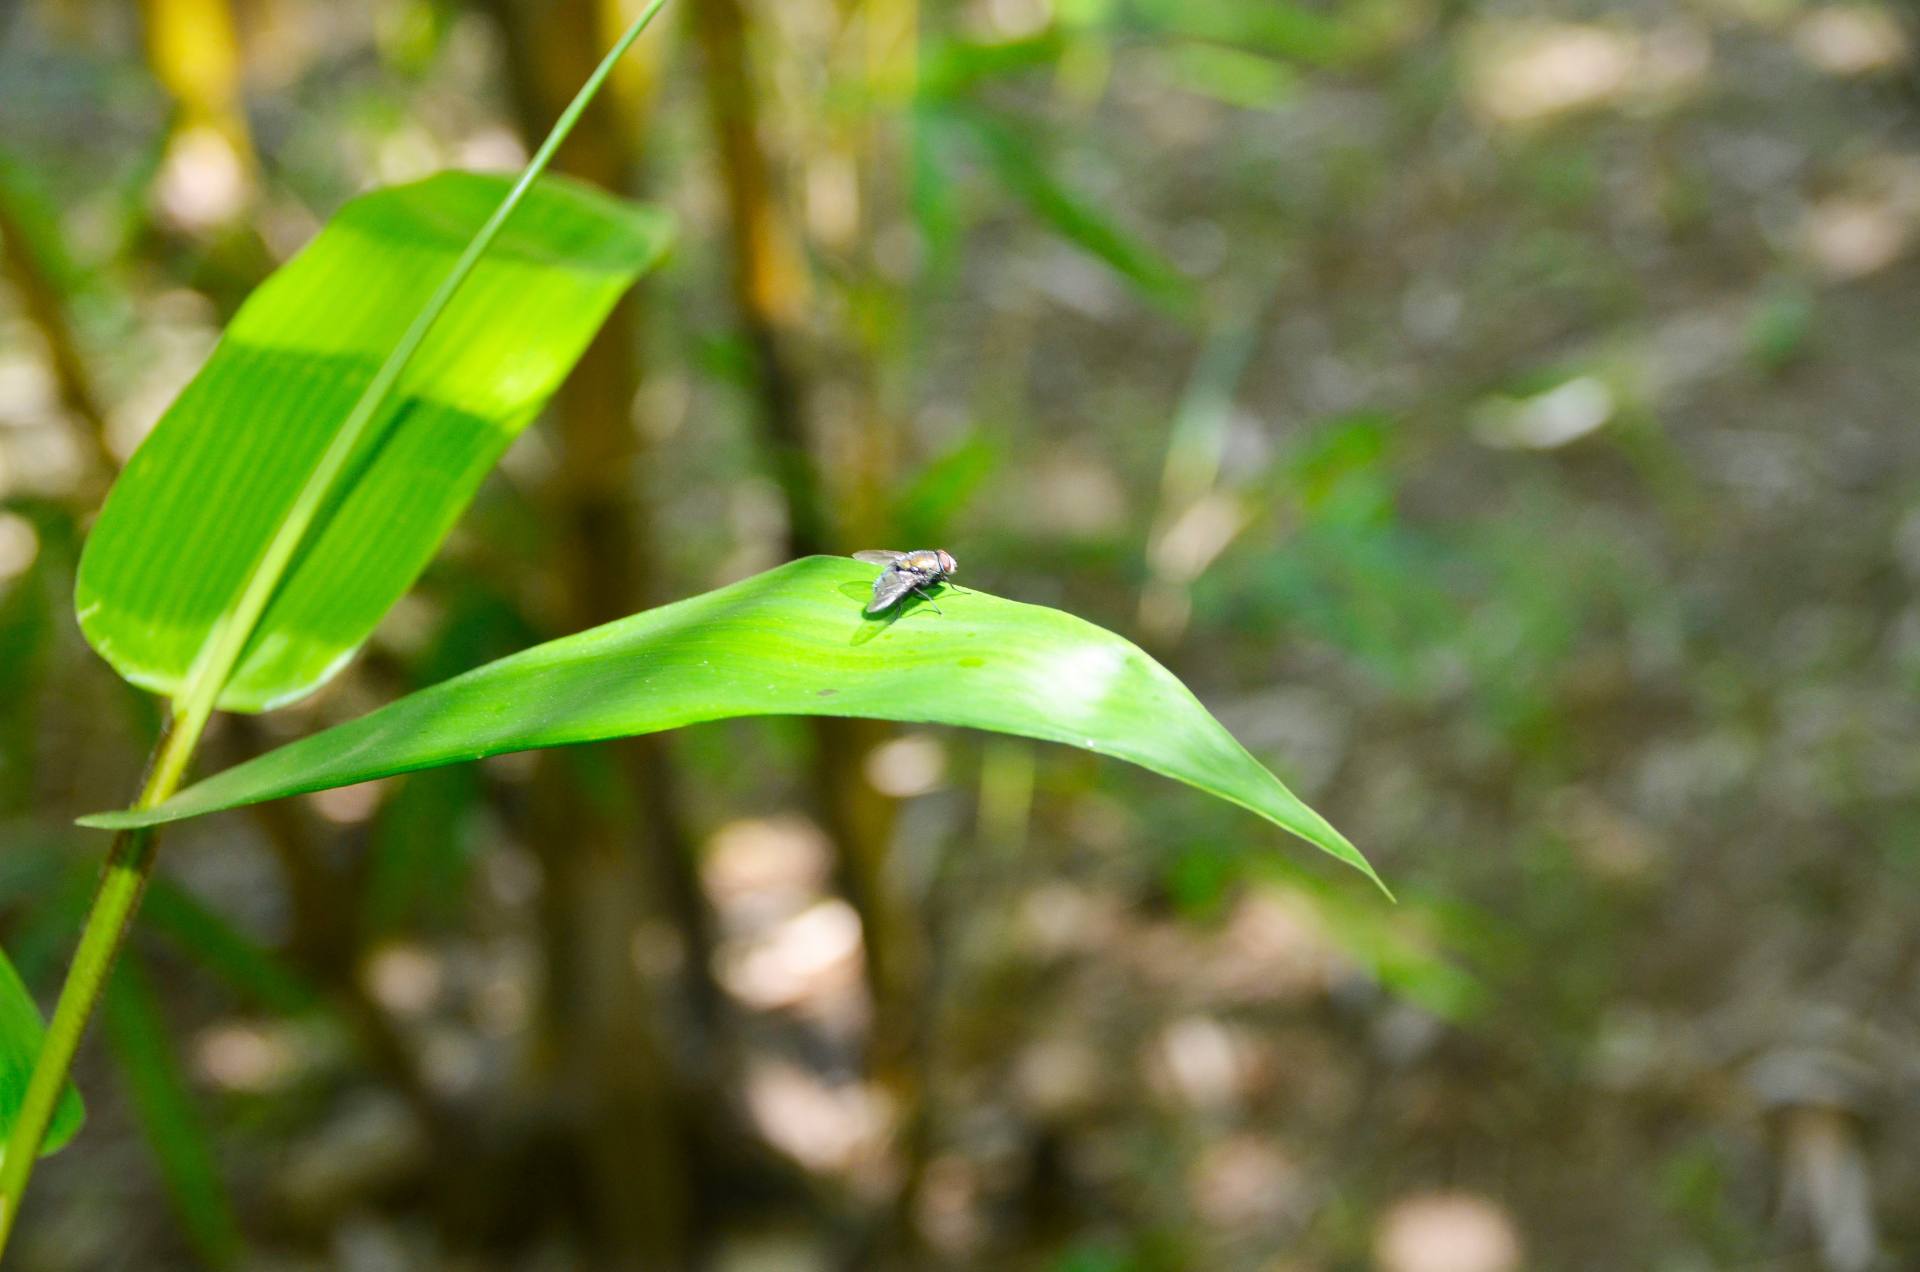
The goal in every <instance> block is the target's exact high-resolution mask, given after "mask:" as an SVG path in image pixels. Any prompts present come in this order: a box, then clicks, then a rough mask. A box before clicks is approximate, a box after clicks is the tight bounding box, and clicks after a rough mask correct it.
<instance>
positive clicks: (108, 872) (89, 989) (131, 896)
mask: <svg viewBox="0 0 1920 1272" xmlns="http://www.w3.org/2000/svg"><path fill="white" fill-rule="evenodd" d="M183 737H185V738H186V739H187V740H186V741H185V743H184V744H181V743H180V739H182V738H183ZM197 740H198V739H197V738H193V737H188V736H187V735H186V733H185V732H184V731H183V730H182V729H180V728H177V727H176V728H174V729H172V730H170V731H169V732H168V734H167V735H166V737H164V738H163V739H162V740H161V742H160V745H159V746H158V747H157V748H156V750H155V752H154V763H153V765H152V766H151V768H150V769H149V770H148V772H147V780H146V782H145V783H144V784H143V785H142V786H141V788H140V797H139V798H138V799H137V800H135V801H134V807H136V808H151V807H152V806H153V805H155V804H158V803H159V802H161V801H162V800H164V799H166V798H167V796H169V795H171V794H173V789H174V785H177V784H178V781H179V774H180V772H181V771H183V770H182V769H181V767H179V766H177V765H175V766H170V765H168V764H166V763H165V762H164V761H165V760H166V757H167V756H168V755H169V754H170V753H174V752H175V751H176V749H177V750H179V751H182V752H184V753H186V754H191V752H192V750H193V744H194V742H195V741H197ZM176 744H179V745H178V746H177V745H176ZM169 773H171V774H173V776H172V778H171V779H169V777H168V774H169ZM155 836H156V832H155V831H154V830H153V829H152V828H150V827H142V828H141V829H139V830H123V831H121V832H120V833H119V834H117V835H115V836H114V837H113V847H112V848H110V849H109V850H108V852H107V863H106V866H105V867H104V868H103V869H102V870H101V872H100V886H99V888H98V890H96V891H95V893H94V895H93V905H92V906H91V907H90V908H89V909H88V911H87V923H86V926H85V927H84V928H82V929H81V931H80V947H79V948H78V949H77V950H75V951H74V955H73V966H72V967H70V968H69V969H68V970H67V979H66V983H65V984H63V985H62V986H61V987H60V1001H59V1002H58V1003H56V1004H55V1005H54V1008H53V1019H52V1020H51V1021H50V1022H48V1024H47V1037H46V1041H45V1042H43V1043H42V1044H41V1046H40V1055H39V1057H38V1058H37V1059H35V1061H34V1064H33V1076H32V1077H31V1078H29V1079H28V1080H27V1093H26V1096H25V1098H24V1099H23V1100H22V1101H21V1104H20V1114H19V1117H18V1120H16V1121H15V1122H14V1124H13V1133H12V1134H11V1135H9V1136H8V1137H7V1151H6V1158H5V1160H4V1161H0V1251H4V1250H5V1249H6V1247H7V1238H8V1237H9V1236H11V1235H12V1233H13V1222H14V1219H15V1218H16V1217H17V1216H18V1215H19V1212H20V1204H19V1203H20V1198H21V1196H22V1195H23V1194H24V1193H25V1192H26V1189H27V1179H28V1178H29V1177H30V1176H31V1175H32V1173H33V1166H34V1162H35V1161H36V1160H37V1159H38V1158H39V1156H40V1144H41V1141H42V1140H44V1139H45V1138H46V1135H47V1125H48V1124H49V1123H50V1122H52V1120H53V1110H54V1106H55V1105H57V1104H58V1103H59V1102H60V1093H61V1092H62V1091H63V1090H64V1089H65V1088H66V1085H67V1071H68V1070H69V1069H70V1068H71V1067H72V1065H73V1054H74V1052H75V1051H77V1050H78V1049H79V1047H80V1036H81V1035H82V1034H84V1033H85V1032H86V1029H87V1021H88V1020H89V1019H90V1018H91V1017H92V1016H93V1009H94V1007H95V1006H97V1005H98V1004H99V1001H100V991H101V990H102V989H104V988H105V987H106V983H107V976H108V974H109V973H110V972H111V971H112V970H113V960H114V957H115V955H117V954H118V953H119V952H120V945H121V943H122V942H123V941H124V940H125V939H126V935H127V929H128V928H129V927H131V926H132V924H133V914H134V911H135V910H136V909H138V908H139V905H140V894H141V893H143V892H144V891H146V887H147V880H148V878H149V877H151V875H152V874H153V850H154V841H155Z"/></svg>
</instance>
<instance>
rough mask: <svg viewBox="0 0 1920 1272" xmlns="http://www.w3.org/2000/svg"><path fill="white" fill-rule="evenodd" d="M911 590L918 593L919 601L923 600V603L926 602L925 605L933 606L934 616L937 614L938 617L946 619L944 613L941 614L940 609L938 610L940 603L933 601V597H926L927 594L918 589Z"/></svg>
mask: <svg viewBox="0 0 1920 1272" xmlns="http://www.w3.org/2000/svg"><path fill="white" fill-rule="evenodd" d="M913 590H914V591H915V592H918V593H919V594H920V599H921V600H923V601H925V602H926V603H927V604H929V605H931V606H933V612H934V613H936V614H939V615H940V617H942V618H945V617H946V615H945V614H944V613H942V612H941V609H940V603H939V602H938V601H936V600H934V599H933V597H931V596H929V595H928V594H927V593H926V592H925V591H924V590H923V589H921V588H919V587H915V588H914V589H913Z"/></svg>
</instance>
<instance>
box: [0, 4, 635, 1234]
mask: <svg viewBox="0 0 1920 1272" xmlns="http://www.w3.org/2000/svg"><path fill="white" fill-rule="evenodd" d="M665 6H666V0H653V2H652V3H651V4H649V5H648V6H647V7H646V9H645V10H644V11H642V12H641V14H640V16H639V17H638V18H636V19H634V22H633V25H631V26H629V27H628V28H627V30H626V33H625V34H624V35H622V36H621V37H620V39H619V41H618V42H617V43H615V44H614V46H613V48H612V49H610V50H609V51H608V53H607V55H606V57H604V58H602V59H601V61H600V65H599V66H597V67H595V68H594V72H593V74H592V75H591V76H589V77H588V79H587V82H586V83H585V84H582V85H581V86H580V91H579V92H578V93H577V94H575V96H574V99H573V101H572V102H571V103H569V104H568V106H567V109H566V110H565V111H563V112H562V113H561V115H560V118H559V119H558V120H556V121H555V122H554V125H553V131H551V132H550V133H548V134H547V139H546V141H544V142H543V143H541V146H540V149H539V150H538V151H536V152H535V153H534V156H533V158H532V159H530V160H529V161H528V162H527V167H526V170H525V171H524V172H522V173H521V174H520V179H519V180H518V181H517V182H515V183H514V186H513V189H512V190H510V191H509V192H508V193H507V197H506V198H505V199H503V200H501V202H500V206H499V207H498V208H496V209H495V210H494V213H493V215H492V216H491V217H489V218H488V219H487V222H486V224H484V225H482V226H481V227H480V230H479V232H478V233H476V234H475V235H474V236H473V240H472V241H471V242H469V243H468V244H467V247H466V250H465V251H464V252H462V253H461V254H460V257H459V259H458V260H456V261H455V262H454V265H453V268H452V269H451V270H450V271H448V273H447V276H446V278H445V279H444V280H442V282H441V284H440V286H439V288H438V289H437V290H436V291H435V292H434V293H433V295H432V297H431V298H429V299H428V301H427V304H426V306H425V307H424V308H423V309H421V311H420V313H419V314H418V315H417V316H416V317H415V318H414V320H413V322H412V323H411V324H410V325H409V326H408V327H407V330H406V333H405V334H404V335H402V336H401V337H400V342H399V343H398V344H397V345H395V346H394V348H393V351H392V352H391V353H389V354H388V355H387V359H386V361H385V362H383V363H381V364H380V369H379V370H378V371H376V372H375V373H374V376H373V379H372V380H370V381H368V383H367V387H366V388H365V390H363V391H362V392H361V394H360V397H359V399H358V400H356V401H355V402H354V404H353V409H352V410H350V411H349V412H348V413H347V417H346V419H345V421H344V422H342V424H341V426H340V431H339V432H338V433H336V434H335V435H334V438H333V441H332V442H331V443H329V444H328V446H327V449H326V451H325V452H324V453H323V454H322V455H321V457H320V459H319V461H318V462H317V463H316V464H315V465H314V468H313V471H312V472H311V473H310V474H309V475H308V477H307V480H306V483H305V484H304V485H303V486H302V487H301V488H300V493H299V494H298V495H296V496H295V497H294V501H293V504H292V506H291V507H290V508H289V509H288V510H287V515H286V517H285V519H284V520H283V521H282V522H281V524H280V527H279V529H278V530H277V531H275V533H274V536H273V538H272V540H270V541H269V542H268V544H267V546H266V548H265V549H264V550H263V551H262V552H261V554H260V559H259V560H258V561H256V562H255V563H254V566H253V569H252V570H251V571H249V573H248V577H247V582H246V586H245V587H244V588H243V589H242V590H241V592H240V595H239V598H238V599H237V600H236V601H235V602H234V605H233V607H232V608H231V609H229V610H228V611H227V612H226V613H225V614H223V615H222V616H221V617H220V618H219V619H218V620H216V621H215V623H214V625H213V628H212V630H211V631H210V632H209V633H208V635H207V640H206V643H205V644H204V645H202V646H201V647H200V652H199V653H198V654H197V655H196V656H195V658H194V661H193V666H192V667H191V669H189V671H188V673H187V678H186V683H185V684H184V685H182V686H181V690H180V693H179V694H178V695H177V696H176V698H175V699H174V713H173V725H172V728H171V729H170V730H169V731H168V733H167V735H166V737H165V738H164V739H163V740H162V742H161V744H160V747H159V750H158V752H157V753H156V755H155V758H154V763H153V767H152V769H151V770H150V771H149V772H148V774H147V780H146V783H145V784H144V785H143V786H142V787H141V790H140V796H139V798H138V799H137V800H135V801H134V805H133V806H134V807H135V808H136V809H144V808H151V807H153V806H154V805H155V804H159V803H161V802H163V801H165V800H166V799H167V797H168V796H170V795H172V794H173V793H174V791H176V790H178V789H179V787H180V783H181V782H182V781H183V780H184V779H185V777H186V774H187V768H188V766H189V765H190V764H191V763H192V761H193V753H194V750H195V748H196V747H198V745H199V742H200V735H201V733H202V732H203V731H204V730H205V729H206V726H207V721H208V719H209V718H211V716H212V715H213V709H214V706H215V705H216V704H217V703H218V701H219V698H220V693H221V690H223V689H224V688H226V684H227V681H228V679H229V678H230V677H231V676H232V674H233V669H234V667H235V665H236V664H237V663H238V662H239V660H240V656H241V654H243V653H244V652H245V651H246V647H247V641H248V640H249V639H251V638H252V636H253V631H254V628H255V627H256V626H257V625H258V624H259V622H260V616H261V615H262V614H263V613H265V612H266V608H267V604H268V602H269V601H271V600H272V599H273V595H274V592H275V591H277V590H278V588H279V586H280V580H281V579H282V578H283V577H284V576H285V574H286V571H287V566H288V565H289V564H290V563H291V562H292V560H293V556H294V553H295V552H296V551H297V550H298V549H299V547H300V544H301V543H302V542H303V541H304V540H305V538H306V534H307V531H308V530H309V529H310V528H312V525H313V522H314V519H315V518H316V517H318V516H319V513H320V508H321V505H322V504H323V503H324V502H325V500H326V497H327V495H328V494H329V492H331V491H332V489H333V486H334V483H335V482H336V481H337V480H338V478H339V476H340V473H341V471H342V470H343V469H344V468H345V467H346V464H347V460H348V459H349V458H351V456H352V454H353V451H354V448H355V447H356V446H358V444H359V442H360V440H361V438H362V437H363V436H365V435H366V433H367V430H368V429H370V428H371V427H372V426H373V424H374V422H375V421H376V420H377V419H378V418H379V417H380V415H381V413H382V412H383V411H384V410H385V408H386V406H387V404H388V402H389V400H390V399H391V398H392V397H393V395H394V391H395V389H396V388H397V387H398V386H399V383H400V377H401V376H402V375H403V374H404V373H405V372H406V369H407V366H408V364H409V363H410V362H412V360H413V356H414V355H415V354H416V353H418V352H419V350H420V346H421V345H422V344H423V343H425V341H426V338H427V335H428V333H429V332H430V331H431V330H432V328H433V325H434V323H435V322H436V321H438V319H439V317H440V315H441V314H442V313H444V312H445V311H446V308H447V305H448V304H449V303H450V302H451V301H452V300H453V297H454V294H455V293H456V292H457V291H459V289H460V285H461V284H462V283H464V282H465V281H466V279H467V276H468V275H469V274H471V273H472V272H473V269H474V266H476V265H478V264H479V263H480V258H481V257H482V256H483V255H484V254H485V253H486V251H487V249H488V248H489V247H490V246H492V244H493V240H494V239H495V238H496V237H498V236H499V233H500V229H501V227H502V226H504V225H505V224H506V221H507V218H508V217H509V216H510V215H512V213H513V210H514V208H516V207H518V206H519V204H520V201H521V200H522V199H523V198H524V197H525V196H526V193H527V191H528V190H529V189H531V188H532V186H533V183H534V182H535V181H536V180H537V179H538V178H539V176H540V174H541V173H542V172H544V171H546V168H547V165H548V164H549V163H551V162H552V160H553V156H554V153H555V152H556V151H558V150H559V149H560V146H561V144H562V143H563V142H565V141H566V139H567V135H568V134H569V133H571V132H572V131H573V127H574V125H575V124H576V123H578V122H579V121H580V116H581V115H583V114H585V113H586V109H587V106H588V104H589V103H591V102H592V101H593V99H594V97H595V96H596V95H597V94H598V93H599V91H600V88H601V86H602V85H603V84H605V83H606V80H607V76H608V75H610V74H612V72H613V67H614V64H615V63H616V62H618V61H619V60H620V58H621V56H622V55H623V54H625V53H626V51H627V50H628V49H629V48H631V47H632V45H633V42H634V41H635V40H637V39H639V38H640V33H641V32H642V31H645V30H646V29H647V26H648V25H649V24H650V23H651V22H652V21H653V19H654V15H656V14H658V13H659V12H660V10H661V9H662V8H664V7H665ZM154 840H155V833H154V831H153V830H152V829H150V828H147V829H139V830H132V831H123V832H122V833H120V834H118V835H115V836H114V840H113V846H112V847H111V848H110V849H109V850H108V853H107V861H106V866H105V868H104V870H103V872H102V874H101V877H100V887H99V890H98V891H97V892H96V893H95V894H94V898H93V905H92V907H91V908H90V909H89V910H88V912H87V921H86V925H85V927H83V928H82V929H81V933H80V946H79V948H78V949H77V950H76V951H75V952H74V956H73V964H72V966H71V967H70V968H68V970H67V979H66V982H65V983H64V984H63V985H61V987H60V999H59V1001H58V1002H57V1003H56V1004H55V1005H54V1010H53V1020H52V1021H51V1022H50V1023H49V1024H48V1026H47V1038H46V1042H45V1044H44V1045H43V1046H42V1047H41V1049H40V1055H39V1058H38V1059H37V1060H36V1061H35V1062H34V1066H33V1075H32V1077H31V1078H29V1079H28V1082H27V1093H26V1097H25V1100H24V1102H23V1104H22V1105H21V1109H20V1116H19V1120H18V1121H16V1122H15V1123H14V1126H13V1133H12V1134H11V1135H10V1136H9V1137H8V1140H7V1151H6V1159H5V1161H4V1162H0V1254H3V1253H4V1252H5V1250H6V1244H7V1239H8V1237H9V1236H11V1234H12V1232H13V1224H14V1220H15V1218H16V1217H17V1216H18V1214H19V1211H20V1200H21V1197H22V1196H23V1194H24V1193H25V1192H26V1187H27V1181H28V1179H29V1178H30V1177H31V1176H32V1173H33V1166H34V1162H35V1161H36V1160H37V1159H38V1158H39V1155H40V1144H41V1141H42V1140H43V1139H45V1137H46V1133H47V1125H48V1123H49V1122H51V1121H52V1119H53V1110H54V1106H55V1104H57V1103H58V1101H59V1098H60V1092H61V1091H62V1090H63V1089H64V1088H65V1086H66V1082H67V1073H68V1070H69V1069H70V1068H71V1067H72V1065H73V1056H74V1052H75V1051H76V1050H77V1049H78V1048H79V1046H80V1038H81V1035H82V1034H84V1033H85V1032H86V1028H87V1022H88V1020H90V1019H91V1018H92V1016H93V1010H94V1008H95V1006H97V1005H98V1003H99V1001H100V993H101V990H102V989H103V988H104V987H105V985H106V982H107V976H108V974H109V973H110V972H111V971H112V970H113V961H114V957H115V956H116V955H117V954H118V953H119V951H120V945H121V943H122V942H123V941H124V940H125V939H126V934H127V929H128V928H129V927H130V926H131V925H132V923H133V916H134V912H135V911H136V910H138V909H139V906H140V895H141V893H142V892H144V891H145V890H146V886H147V880H148V879H149V878H150V877H151V875H152V873H153V862H154Z"/></svg>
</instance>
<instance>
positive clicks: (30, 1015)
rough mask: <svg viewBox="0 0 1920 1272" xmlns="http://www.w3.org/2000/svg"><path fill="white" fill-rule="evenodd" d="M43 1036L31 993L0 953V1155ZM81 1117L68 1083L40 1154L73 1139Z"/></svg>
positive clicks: (44, 1030) (43, 1025) (43, 1026)
mask: <svg viewBox="0 0 1920 1272" xmlns="http://www.w3.org/2000/svg"><path fill="white" fill-rule="evenodd" d="M46 1036H47V1027H46V1023H45V1022H44V1021H42V1020H41V1018H40V1009H39V1008H38V1007H37V1006H35V1005H34V1002H33V995H31V994H29V993H28V992H27V987H26V985H25V984H23V983H22V982H21V980H20V974H19V973H18V972H16V971H14V970H13V962H12V960H10V959H9V958H8V957H7V956H6V954H5V953H4V952H0V1156H4V1155H5V1150H4V1144H5V1142H6V1137H7V1136H8V1135H9V1134H11V1133H12V1131H13V1123H14V1119H15V1118H17V1117H18V1116H19V1115H20V1102H21V1101H22V1100H23V1099H25V1098H26V1094H27V1077H28V1075H29V1074H31V1073H32V1072H33V1062H34V1060H35V1059H37V1058H38V1057H39V1055H40V1044H41V1043H42V1042H43V1041H44V1040H45V1038H46ZM84 1120H86V1109H85V1108H83V1107H82V1106H81V1104H80V1093H79V1092H78V1091H75V1090H74V1089H73V1084H72V1083H71V1082H69V1083H68V1084H67V1089H66V1090H65V1091H63V1092H61V1095H60V1103H59V1104H58V1105H56V1106H54V1110H53V1121H52V1122H51V1123H49V1124H48V1126H47V1136H46V1138H45V1139H43V1140H42V1141H41V1142H40V1156H42V1157H45V1156H46V1155H47V1154H49V1153H53V1152H56V1151H58V1150H59V1149H60V1148H61V1146H62V1145H64V1144H65V1143H66V1142H67V1141H68V1140H70V1139H72V1138H73V1136H74V1132H76V1131H78V1130H79V1129H80V1123H81V1122H83V1121H84Z"/></svg>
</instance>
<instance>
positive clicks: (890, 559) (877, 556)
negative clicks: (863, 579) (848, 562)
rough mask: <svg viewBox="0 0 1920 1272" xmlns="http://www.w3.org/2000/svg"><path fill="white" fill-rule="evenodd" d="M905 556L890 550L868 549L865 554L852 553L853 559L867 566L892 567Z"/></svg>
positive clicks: (902, 553)
mask: <svg viewBox="0 0 1920 1272" xmlns="http://www.w3.org/2000/svg"><path fill="white" fill-rule="evenodd" d="M906 555H907V554H906V553H904V552H895V551H893V550H892V549H890V548H870V549H868V550H867V551H865V552H856V553H854V554H853V559H854V560H856V561H865V562H866V563H867V564H868V565H892V564H893V563H894V562H895V561H898V560H899V559H900V558H902V557H904V556H906Z"/></svg>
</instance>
